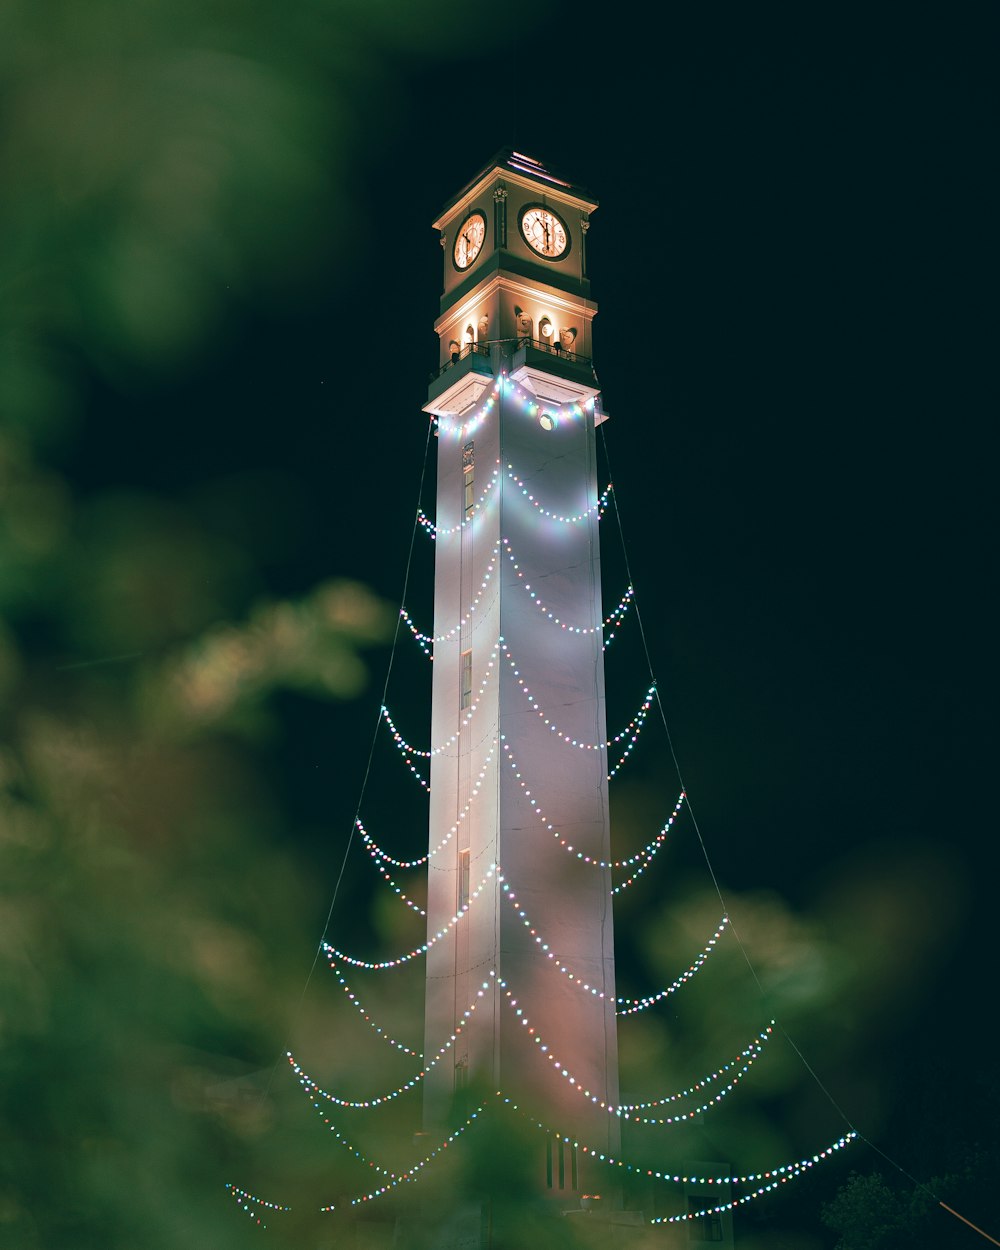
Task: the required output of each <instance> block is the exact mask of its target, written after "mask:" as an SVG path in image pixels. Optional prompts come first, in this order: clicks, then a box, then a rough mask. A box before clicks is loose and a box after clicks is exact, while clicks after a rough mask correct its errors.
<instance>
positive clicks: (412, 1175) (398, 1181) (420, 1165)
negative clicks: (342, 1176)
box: [320, 1102, 486, 1212]
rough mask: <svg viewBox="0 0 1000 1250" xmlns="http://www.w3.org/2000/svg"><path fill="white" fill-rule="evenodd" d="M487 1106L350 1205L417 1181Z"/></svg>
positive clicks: (378, 1196) (366, 1200) (329, 1209)
mask: <svg viewBox="0 0 1000 1250" xmlns="http://www.w3.org/2000/svg"><path fill="white" fill-rule="evenodd" d="M485 1106H486V1103H485V1102H483V1103H480V1104H479V1106H478V1107H477V1108H476V1109H475V1111H471V1112H470V1113H469V1114H468V1115H467V1116H466V1118H465V1123H464V1124H460V1125H459V1126H458V1128H456V1129H454V1130H453V1131H452V1132H451V1133H449V1134H448V1136H447V1137H446V1138H445V1139H444V1141H443V1142H441V1144H440V1145H439V1146H435V1148H434V1149H433V1150H432V1151H431V1152H430V1154H427V1155H424V1157H423V1158H422V1159H419V1160H418V1161H417V1162H416V1163H415V1164H414V1165H413V1166H412V1167H410V1168H407V1169H406V1171H405V1172H400V1174H399V1175H398V1176H393V1178H392V1180H391V1181H387V1182H386V1183H385V1184H384V1185H380V1186H379V1187H378V1188H377V1189H373V1190H370V1191H369V1192H368V1193H366V1194H358V1195H357V1197H355V1198H352V1199H351V1200H350V1205H351V1206H352V1207H356V1206H359V1205H361V1204H362V1203H365V1202H371V1201H372V1199H373V1198H380V1197H381V1196H382V1195H383V1194H387V1193H388V1192H389V1191H390V1190H391V1189H395V1188H396V1186H397V1185H402V1184H404V1183H406V1182H408V1181H413V1180H415V1179H416V1178H417V1176H418V1175H419V1173H420V1172H422V1171H423V1169H424V1168H425V1167H426V1166H427V1165H428V1163H430V1162H432V1161H433V1160H434V1159H436V1158H437V1157H438V1155H440V1154H441V1153H442V1152H443V1151H445V1150H447V1149H448V1147H449V1146H450V1145H451V1144H452V1142H454V1141H456V1140H457V1139H458V1138H459V1137H461V1136H462V1134H463V1133H464V1132H465V1131H466V1129H467V1128H469V1126H470V1125H471V1124H472V1123H473V1122H474V1121H475V1120H477V1119H478V1118H479V1116H480V1115H482V1113H483V1109H484V1108H485ZM334 1209H335V1208H334V1207H333V1206H332V1205H331V1206H328V1207H320V1211H322V1212H326V1211H333V1210H334Z"/></svg>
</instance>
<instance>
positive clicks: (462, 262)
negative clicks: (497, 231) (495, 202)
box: [452, 213, 486, 269]
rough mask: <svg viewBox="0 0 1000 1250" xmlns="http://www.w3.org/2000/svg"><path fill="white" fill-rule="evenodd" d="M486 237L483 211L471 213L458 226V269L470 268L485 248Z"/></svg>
mask: <svg viewBox="0 0 1000 1250" xmlns="http://www.w3.org/2000/svg"><path fill="white" fill-rule="evenodd" d="M485 239H486V218H485V217H484V216H483V215H482V213H470V214H469V216H468V217H466V219H465V221H463V222H462V224H461V225H460V226H459V228H458V234H457V235H456V236H455V250H454V252H453V253H452V255H453V256H454V258H455V268H456V269H468V267H469V266H470V265H471V264H472V262H473V261H474V260H475V259H476V257H477V256H478V255H479V253H480V252H481V251H482V250H483V243H484V241H485Z"/></svg>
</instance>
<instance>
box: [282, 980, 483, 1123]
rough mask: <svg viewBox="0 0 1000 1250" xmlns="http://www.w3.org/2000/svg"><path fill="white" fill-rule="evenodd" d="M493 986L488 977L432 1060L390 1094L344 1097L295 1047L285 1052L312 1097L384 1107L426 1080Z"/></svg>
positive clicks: (361, 1107) (365, 1107) (338, 1103)
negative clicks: (317, 1076) (320, 1079)
mask: <svg viewBox="0 0 1000 1250" xmlns="http://www.w3.org/2000/svg"><path fill="white" fill-rule="evenodd" d="M489 988H490V983H489V981H484V982H483V983H482V984H481V985H480V987H479V989H478V990H477V991H476V997H475V998H474V999H473V1000H472V1002H471V1003H470V1005H469V1006H468V1007H467V1008H466V1009H465V1011H463V1012H462V1020H461V1022H460V1023H458V1024H456V1025H455V1031H454V1032H453V1033H452V1034H451V1035H450V1036H449V1038H448V1040H447V1041H446V1042H445V1043H444V1044H443V1045H442V1046H440V1047H438V1050H437V1052H436V1054H435V1055H434V1056H433V1057H432V1058H431V1059H430V1060H429V1062H427V1063H426V1064H424V1066H423V1067H422V1068H421V1069H420V1071H419V1072H418V1073H417V1074H416V1076H411V1077H410V1079H409V1080H408V1081H404V1082H403V1083H402V1085H397V1086H396V1088H395V1089H391V1090H389V1092H388V1093H386V1094H379V1095H378V1096H377V1097H375V1098H360V1099H352V1098H340V1097H338V1095H336V1094H331V1093H330V1091H329V1090H326V1089H323V1087H322V1086H321V1085H318V1084H317V1083H316V1082H315V1081H314V1080H313V1079H312V1077H311V1076H310V1075H309V1073H308V1072H306V1071H305V1069H304V1068H303V1067H302V1066H301V1065H300V1064H299V1063H298V1062H297V1061H296V1059H295V1057H294V1055H293V1054H292V1052H291V1051H286V1052H285V1054H286V1058H287V1059H288V1062H289V1064H290V1065H291V1068H292V1071H293V1072H294V1073H295V1075H296V1076H297V1077H298V1078H299V1084H300V1085H301V1086H302V1088H303V1089H304V1090H305V1092H306V1093H307V1094H308V1095H309V1096H310V1097H312V1095H314V1094H318V1095H319V1097H320V1098H325V1099H326V1101H327V1102H332V1103H333V1104H334V1106H337V1107H343V1108H344V1109H345V1110H350V1111H359V1110H365V1111H370V1110H372V1108H374V1107H381V1106H383V1105H384V1104H385V1103H387V1102H392V1101H393V1100H394V1099H396V1098H399V1097H400V1096H401V1095H403V1094H405V1093H407V1092H408V1091H409V1090H411V1089H415V1088H416V1087H417V1086H418V1085H419V1084H420V1082H421V1081H422V1080H424V1078H425V1077H426V1076H427V1074H428V1072H430V1071H431V1069H432V1068H434V1067H436V1066H437V1064H438V1063H440V1061H441V1060H442V1059H443V1058H444V1056H445V1055H446V1054H447V1053H448V1051H449V1050H451V1048H452V1047H453V1046H454V1045H455V1042H456V1041H457V1040H458V1039H459V1037H461V1035H462V1033H463V1032H464V1030H465V1026H466V1024H467V1023H468V1022H469V1020H471V1019H472V1016H473V1015H474V1013H475V1010H476V1008H477V1007H478V1006H479V1003H480V1002H481V1001H482V999H483V997H484V995H485V994H486V991H487V990H488V989H489ZM313 1105H314V1106H315V1105H316V1104H315V1103H314V1104H313Z"/></svg>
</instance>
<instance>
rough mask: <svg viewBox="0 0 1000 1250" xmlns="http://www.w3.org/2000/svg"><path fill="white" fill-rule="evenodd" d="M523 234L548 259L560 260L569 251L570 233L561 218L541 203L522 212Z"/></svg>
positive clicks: (530, 245)
mask: <svg viewBox="0 0 1000 1250" xmlns="http://www.w3.org/2000/svg"><path fill="white" fill-rule="evenodd" d="M521 234H522V235H523V236H524V241H525V243H527V245H528V246H529V247H530V248H532V249H533V250H534V251H536V252H537V253H538V255H539V256H544V257H545V258H546V259H547V260H559V259H560V258H561V257H563V256H565V255H566V253H567V252H568V251H569V233H568V232H567V230H566V224H565V222H563V221H562V219H561V218H559V217H557V216H556V215H555V213H553V212H551V211H550V210H549V209H547V208H543V207H542V206H541V205H539V204H533V205H531V206H529V207H528V208H526V209H525V210H524V211H523V212H522V213H521Z"/></svg>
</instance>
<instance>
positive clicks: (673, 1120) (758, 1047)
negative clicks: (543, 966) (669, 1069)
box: [496, 977, 774, 1125]
mask: <svg viewBox="0 0 1000 1250" xmlns="http://www.w3.org/2000/svg"><path fill="white" fill-rule="evenodd" d="M496 981H497V985H499V986H500V988H501V990H503V993H504V997H505V998H506V999H507V1004H508V1006H509V1007H510V1008H511V1010H512V1011H513V1012H514V1013H515V1015H516V1016H517V1017H518V1022H519V1023H520V1024H521V1025H522V1027H524V1028H525V1029H527V1031H528V1035H529V1036H530V1037H531V1040H532V1041H533V1042H534V1043H535V1045H536V1046H537V1047H538V1048H539V1051H540V1052H541V1053H542V1054H543V1055H544V1056H545V1058H546V1060H547V1061H548V1062H549V1063H550V1064H551V1065H552V1067H553V1068H554V1069H555V1071H556V1072H558V1073H559V1075H560V1076H561V1077H562V1078H563V1079H564V1080H565V1081H566V1082H567V1083H568V1084H569V1085H571V1086H572V1087H573V1089H574V1090H575V1091H576V1093H578V1094H580V1096H581V1097H583V1098H585V1099H587V1101H588V1102H591V1103H593V1105H594V1106H595V1107H600V1108H601V1110H602V1111H607V1113H608V1114H609V1115H613V1116H616V1117H617V1118H618V1119H621V1120H628V1121H629V1122H630V1123H632V1124H657V1125H666V1124H680V1123H682V1122H683V1121H685V1120H693V1119H695V1118H696V1117H697V1116H699V1115H703V1114H704V1113H705V1112H706V1111H711V1110H712V1109H713V1108H714V1107H716V1106H717V1105H718V1104H719V1103H720V1102H722V1100H723V1098H725V1097H726V1095H727V1094H729V1093H731V1092H732V1090H733V1089H734V1088H735V1087H736V1086H737V1085H738V1084H739V1082H740V1081H741V1080H742V1078H743V1077H744V1076H745V1075H746V1073H747V1071H748V1070H749V1068H750V1066H751V1065H752V1063H753V1062H754V1060H755V1059H756V1058H757V1056H758V1055H759V1054H760V1052H761V1051H762V1050H763V1042H762V1041H760V1038H764V1037H765V1034H763V1033H762V1034H760V1035H759V1038H758V1041H757V1043H756V1044H755V1045H751V1048H750V1049H751V1052H752V1053H750V1054H749V1056H748V1057H747V1058H746V1059H745V1060H744V1062H743V1063H742V1064H741V1065H740V1067H739V1068H738V1069H737V1071H736V1073H735V1075H734V1076H733V1077H732V1079H731V1080H730V1081H728V1082H727V1083H726V1085H724V1086H723V1087H722V1089H720V1090H719V1092H718V1093H717V1094H714V1095H713V1096H712V1097H711V1098H709V1099H708V1100H707V1101H706V1102H704V1103H702V1104H701V1106H698V1107H694V1108H693V1109H692V1110H690V1111H682V1112H678V1113H677V1114H676V1115H670V1116H645V1115H638V1114H636V1112H634V1111H627V1110H626V1108H625V1107H624V1106H620V1105H617V1106H616V1105H615V1104H614V1103H610V1102H605V1101H604V1099H603V1098H601V1096H600V1094H594V1093H591V1091H590V1090H589V1089H584V1087H583V1082H582V1081H578V1080H577V1078H576V1077H575V1076H574V1075H573V1074H572V1072H571V1071H570V1069H569V1068H568V1067H566V1065H565V1064H564V1063H563V1061H562V1060H561V1059H560V1058H559V1057H558V1056H557V1055H554V1054H553V1053H552V1051H551V1049H550V1048H549V1046H548V1045H546V1043H545V1042H543V1041H542V1036H541V1034H540V1033H539V1032H538V1030H537V1029H536V1028H535V1027H534V1026H533V1025H532V1024H531V1021H530V1020H529V1019H528V1017H527V1016H526V1015H525V1014H524V1010H523V1008H520V1007H518V1005H517V999H516V998H515V997H514V995H513V993H512V992H511V990H510V987H509V986H508V985H507V982H506V981H504V980H503V979H502V978H501V977H497V979H496ZM602 997H603V995H602ZM773 1025H774V1021H773V1020H772V1021H771V1024H770V1025H768V1027H767V1029H766V1030H765V1033H766V1034H768V1035H769V1034H770V1033H771V1031H772V1027H773ZM765 1040H766V1038H765Z"/></svg>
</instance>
